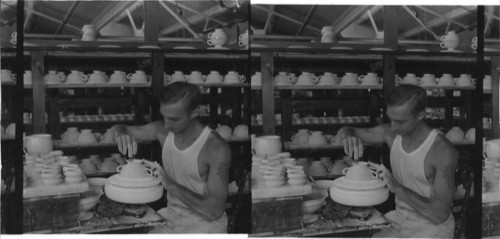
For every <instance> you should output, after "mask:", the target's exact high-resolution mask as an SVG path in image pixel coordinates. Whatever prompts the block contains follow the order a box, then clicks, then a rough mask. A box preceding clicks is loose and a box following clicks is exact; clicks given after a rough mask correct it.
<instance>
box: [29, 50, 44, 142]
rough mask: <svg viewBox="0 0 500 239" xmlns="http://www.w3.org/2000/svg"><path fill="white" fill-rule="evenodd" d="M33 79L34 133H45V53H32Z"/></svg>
mask: <svg viewBox="0 0 500 239" xmlns="http://www.w3.org/2000/svg"><path fill="white" fill-rule="evenodd" d="M31 70H32V77H33V115H32V117H33V133H45V132H46V127H45V82H44V80H43V77H44V72H45V69H44V59H43V52H41V51H34V52H32V53H31Z"/></svg>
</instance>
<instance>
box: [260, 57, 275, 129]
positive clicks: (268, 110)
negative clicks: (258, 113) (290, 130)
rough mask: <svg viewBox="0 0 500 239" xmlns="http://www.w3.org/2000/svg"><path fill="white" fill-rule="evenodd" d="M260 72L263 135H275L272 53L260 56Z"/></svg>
mask: <svg viewBox="0 0 500 239" xmlns="http://www.w3.org/2000/svg"><path fill="white" fill-rule="evenodd" d="M260 64H261V65H260V67H261V72H262V121H263V131H262V132H263V135H274V134H275V121H274V84H273V74H274V61H273V53H271V52H263V53H262V55H261V63H260Z"/></svg>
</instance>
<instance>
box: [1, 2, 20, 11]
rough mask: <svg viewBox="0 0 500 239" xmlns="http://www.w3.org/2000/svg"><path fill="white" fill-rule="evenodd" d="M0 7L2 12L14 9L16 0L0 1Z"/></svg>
mask: <svg viewBox="0 0 500 239" xmlns="http://www.w3.org/2000/svg"><path fill="white" fill-rule="evenodd" d="M0 3H1V7H0V12H2V13H3V12H4V11H6V10H7V9H15V8H16V6H17V2H16V1H0Z"/></svg>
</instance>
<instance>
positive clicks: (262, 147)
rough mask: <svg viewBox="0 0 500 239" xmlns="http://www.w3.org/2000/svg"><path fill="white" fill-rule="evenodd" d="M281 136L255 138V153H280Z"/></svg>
mask: <svg viewBox="0 0 500 239" xmlns="http://www.w3.org/2000/svg"><path fill="white" fill-rule="evenodd" d="M281 149H282V145H281V137H280V136H276V135H269V136H262V137H257V138H255V153H256V154H259V155H277V154H279V153H281Z"/></svg>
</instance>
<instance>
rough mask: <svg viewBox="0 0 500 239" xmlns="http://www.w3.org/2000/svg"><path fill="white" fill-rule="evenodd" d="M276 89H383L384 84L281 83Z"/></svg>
mask: <svg viewBox="0 0 500 239" xmlns="http://www.w3.org/2000/svg"><path fill="white" fill-rule="evenodd" d="M274 89H276V90H381V89H382V85H280V86H275V88H274Z"/></svg>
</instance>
